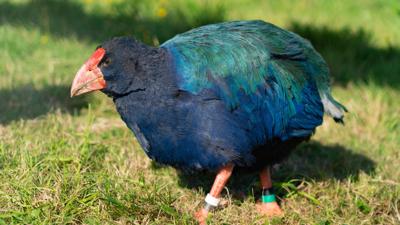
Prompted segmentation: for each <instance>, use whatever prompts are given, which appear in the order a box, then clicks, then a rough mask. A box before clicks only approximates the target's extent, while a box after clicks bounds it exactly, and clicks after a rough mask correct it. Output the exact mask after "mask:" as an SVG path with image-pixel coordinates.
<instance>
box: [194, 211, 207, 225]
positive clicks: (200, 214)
mask: <svg viewBox="0 0 400 225" xmlns="http://www.w3.org/2000/svg"><path fill="white" fill-rule="evenodd" d="M207 215H208V211H207V210H205V209H200V210H199V211H197V212H196V213H195V214H194V218H196V220H197V222H199V225H207V223H206V221H207Z"/></svg>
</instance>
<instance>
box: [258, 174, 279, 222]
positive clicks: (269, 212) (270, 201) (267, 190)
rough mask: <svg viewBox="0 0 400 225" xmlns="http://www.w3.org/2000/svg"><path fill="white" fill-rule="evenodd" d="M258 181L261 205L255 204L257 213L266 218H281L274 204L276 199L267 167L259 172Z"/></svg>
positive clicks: (276, 205)
mask: <svg viewBox="0 0 400 225" xmlns="http://www.w3.org/2000/svg"><path fill="white" fill-rule="evenodd" d="M260 180H261V187H262V196H261V203H259V204H257V209H258V211H259V212H260V213H261V214H263V215H266V216H268V217H274V216H283V211H282V209H281V208H280V207H279V205H278V203H277V202H276V198H275V195H274V192H273V190H272V180H271V172H270V168H269V167H265V168H264V169H263V170H262V171H261V172H260Z"/></svg>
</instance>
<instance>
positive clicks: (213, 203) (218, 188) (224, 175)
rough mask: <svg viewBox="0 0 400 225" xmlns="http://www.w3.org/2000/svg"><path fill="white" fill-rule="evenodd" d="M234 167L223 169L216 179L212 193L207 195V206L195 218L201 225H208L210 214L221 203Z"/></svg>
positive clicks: (228, 166) (229, 166)
mask: <svg viewBox="0 0 400 225" xmlns="http://www.w3.org/2000/svg"><path fill="white" fill-rule="evenodd" d="M232 170H233V165H232V164H229V165H226V166H224V167H222V168H221V169H220V170H219V171H218V174H217V176H216V177H215V180H214V184H213V186H212V188H211V191H210V193H208V194H207V197H206V199H205V205H204V207H203V208H202V209H200V210H199V211H197V212H196V214H195V217H196V219H197V221H198V222H199V224H200V225H205V224H206V219H207V215H208V212H209V211H210V210H211V209H213V208H215V207H217V206H218V203H219V195H220V194H221V192H222V190H223V189H224V187H225V185H226V183H227V182H228V180H229V177H230V176H231V174H232Z"/></svg>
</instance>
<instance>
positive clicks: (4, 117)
mask: <svg viewBox="0 0 400 225" xmlns="http://www.w3.org/2000/svg"><path fill="white" fill-rule="evenodd" d="M99 2H100V3H99ZM127 2H128V1H123V0H114V1H111V0H110V1H90V0H85V1H78V0H75V1H56V0H53V1H33V2H28V1H24V0H15V1H11V2H8V1H0V61H1V63H0V224H82V223H84V224H104V223H107V224H127V223H128V224H193V223H195V221H194V219H193V217H192V214H193V212H194V211H195V210H197V209H198V208H199V207H200V206H201V205H202V202H203V199H204V196H205V193H207V192H208V190H209V188H210V185H211V183H212V180H213V175H211V174H196V175H186V174H181V173H179V172H177V171H175V170H174V169H173V168H169V167H164V166H160V165H157V164H155V163H152V162H151V161H150V160H149V159H147V158H146V156H145V154H144V153H143V152H142V150H141V149H140V146H139V145H138V144H137V142H136V141H135V139H134V137H133V135H132V134H131V132H130V131H129V130H128V129H127V128H126V127H125V125H124V124H123V123H122V122H121V121H120V119H119V116H118V114H117V113H116V112H115V110H114V106H113V104H112V102H111V101H110V100H109V99H107V98H106V97H105V96H103V95H102V94H100V93H97V94H91V95H87V96H83V97H79V98H76V99H70V98H69V86H70V83H71V80H72V79H73V76H74V74H75V72H76V70H77V69H78V68H79V67H80V65H81V64H82V63H83V62H84V61H85V60H86V58H87V57H88V56H89V55H90V54H91V53H92V51H93V49H94V48H95V47H96V46H97V45H98V44H99V43H101V41H103V40H105V39H107V38H109V37H112V36H117V35H128V34H130V35H135V36H136V37H137V38H139V39H141V40H143V41H144V42H146V43H149V44H153V45H158V44H159V43H162V42H163V41H164V40H167V39H168V38H170V37H172V36H173V35H174V34H176V33H179V32H182V31H185V30H187V29H190V28H191V27H196V26H199V25H202V24H207V23H213V22H219V21H225V20H237V19H256V18H257V19H263V20H266V21H270V22H273V23H275V24H277V25H279V26H282V27H285V28H287V29H289V30H292V31H295V32H297V33H299V34H301V35H303V36H304V37H306V38H308V39H310V40H311V41H312V43H314V45H315V47H316V48H317V49H318V50H319V51H320V52H321V54H322V55H323V56H324V57H325V58H326V60H327V62H328V64H329V65H330V67H331V71H332V78H333V92H334V95H335V97H336V98H337V99H338V100H339V101H340V102H342V103H343V104H344V105H346V106H347V107H348V108H349V110H350V112H349V113H348V114H347V115H346V126H340V125H336V124H334V123H333V122H332V121H331V120H330V119H329V118H326V120H325V123H324V125H323V126H321V127H320V128H318V130H317V133H316V135H315V136H314V137H313V138H312V140H311V141H310V142H308V143H305V144H303V145H301V146H300V147H299V148H298V150H297V151H296V152H295V153H294V154H293V155H292V156H291V157H290V158H289V159H288V160H287V161H285V162H284V163H282V164H281V165H280V166H279V168H275V169H274V174H273V178H274V180H275V183H274V185H275V187H276V189H277V191H278V194H279V198H280V200H281V202H280V204H281V205H282V207H283V209H284V210H285V213H286V215H285V217H284V218H283V219H274V220H267V219H265V218H260V217H259V216H258V215H257V213H256V211H255V201H256V200H257V199H258V198H259V194H260V190H259V188H258V185H259V183H258V178H257V175H256V174H245V173H242V172H238V173H235V174H234V176H233V178H232V180H231V181H230V183H229V184H228V188H227V189H226V191H225V192H224V195H223V198H224V204H223V206H222V207H221V208H220V209H218V210H217V211H216V212H215V213H213V214H212V216H211V217H210V224H399V223H400V170H399V163H400V151H399V149H400V103H399V98H400V29H398V28H399V27H400V3H398V1H396V0H381V1H379V0H359V1H344V0H341V1H328V0H323V1H319V0H304V1H260V2H259V1H251V0H244V1H240V0H233V1H229V2H225V1H222V0H219V1H201V0H190V1H184V0H175V1H172V0H170V1H168V0H164V1H161V0H160V1H155V0H151V1H144V0H143V1H135V2H134V3H133V1H132V2H131V3H127Z"/></svg>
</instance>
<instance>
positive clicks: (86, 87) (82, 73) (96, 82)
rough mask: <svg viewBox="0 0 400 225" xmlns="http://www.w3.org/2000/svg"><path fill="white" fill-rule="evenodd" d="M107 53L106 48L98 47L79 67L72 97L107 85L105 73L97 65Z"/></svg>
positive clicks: (72, 89)
mask: <svg viewBox="0 0 400 225" xmlns="http://www.w3.org/2000/svg"><path fill="white" fill-rule="evenodd" d="M105 54H106V50H105V49H104V48H98V49H97V50H96V51H95V52H94V53H93V55H92V56H90V58H89V59H88V61H86V62H85V64H83V66H82V67H81V68H80V69H79V71H78V72H77V73H76V75H75V78H74V81H73V82H72V87H71V97H74V96H77V95H80V94H83V93H87V92H91V91H95V90H101V89H103V88H105V87H106V81H105V80H104V77H103V73H102V72H101V70H100V68H99V67H97V65H98V64H99V63H100V61H101V60H102V59H103V57H104V55H105Z"/></svg>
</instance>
